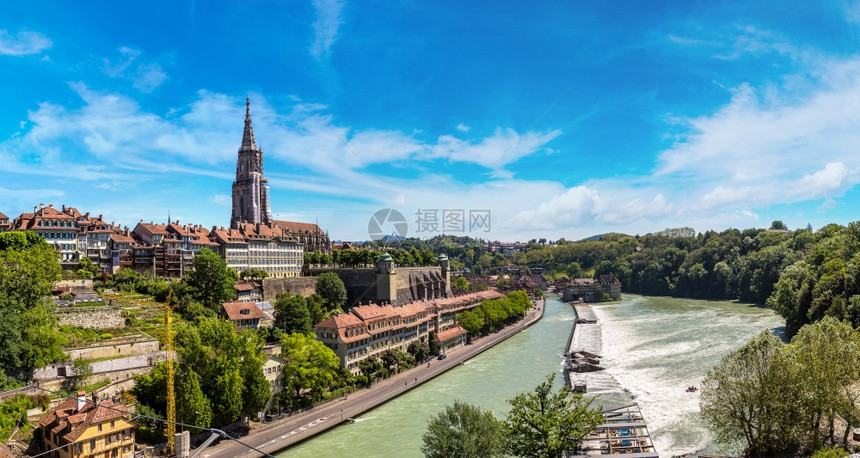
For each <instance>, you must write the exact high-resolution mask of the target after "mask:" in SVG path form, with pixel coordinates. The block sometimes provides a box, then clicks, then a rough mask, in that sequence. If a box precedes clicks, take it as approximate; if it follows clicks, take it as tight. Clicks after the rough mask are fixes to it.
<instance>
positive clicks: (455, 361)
mask: <svg viewBox="0 0 860 458" xmlns="http://www.w3.org/2000/svg"><path fill="white" fill-rule="evenodd" d="M545 305H546V301H545V300H541V301H538V304H537V306H536V307H533V308H531V309H529V312H528V314H527V315H526V316H525V318H523V319H522V320H520V321H518V322H516V323H514V324H512V325H510V326H507V327H506V328H504V329H502V330H500V331H497V332H495V333H493V334H490V335H488V336H484V337H481V338H480V339H476V340H474V341H472V343H470V344H469V345H466V346H463V347H460V348H457V349H454V350H451V351H449V352H448V353H447V355H448V356H447V357H446V359H444V360H441V361H440V360H433V361H431V362H430V364H429V366H428V365H427V364H422V365H420V366H418V367H414V368H412V369H409V370H406V371H404V372H401V373H399V374H397V375H394V376H392V377H391V378H389V379H387V380H384V381H382V382H379V383H376V384H374V385H372V386H371V387H370V388H365V389H362V390H360V391H357V392H355V393H352V394H350V395H348V397H346V398H343V399H341V400H337V401H333V402H330V403H328V404H326V405H324V406H320V407H318V408H316V409H314V410H311V411H309V412H305V413H302V414H298V415H295V416H292V417H288V418H285V419H282V420H280V421H277V422H273V423H269V424H267V425H265V426H263V427H261V428H257V429H253V430H251V432H250V433H249V434H248V435H247V436H244V437H241V438H239V440H241V441H242V442H244V443H245V444H248V445H251V446H252V447H254V448H257V449H259V450H262V451H263V452H266V453H270V454H271V453H275V452H277V451H279V450H282V449H284V448H287V447H289V446H291V445H293V444H295V443H298V442H300V441H302V440H304V439H307V438H309V437H311V436H314V435H316V434H319V433H321V432H323V431H325V430H327V429H329V428H332V427H334V426H336V425H338V424H340V423H341V422H343V421H348V419H350V418H353V417H356V416H358V415H361V414H362V413H364V412H366V411H368V410H370V409H372V408H374V407H376V406H378V405H380V404H382V403H384V402H386V401H388V400H390V399H392V398H394V397H396V396H398V395H400V394H402V393H404V392H405V391H408V390H411V389H412V388H415V387H417V386H419V385H421V384H422V383H424V382H426V381H428V380H430V379H432V378H433V377H436V376H437V375H440V374H442V373H444V372H445V371H447V370H448V369H451V368H453V367H455V366H457V365H459V364H461V363H463V362H464V361H466V360H468V359H470V358H473V357H474V356H475V355H478V354H480V353H481V352H483V351H485V350H487V349H489V348H490V347H492V346H494V345H496V344H497V343H499V342H501V341H503V340H505V339H507V338H508V337H510V336H512V335H514V334H516V333H518V332H520V331H522V330H523V329H525V328H527V327H528V326H531V325H532V324H534V323H536V322H537V321H538V320H539V319H540V318H541V317H542V316H543V312H544V307H545ZM258 456H262V454H260V453H258V452H255V451H253V450H251V449H249V448H247V447H246V446H244V445H242V444H240V443H238V442H236V441H231V440H221V442H220V443H219V444H218V445H217V446H214V447H210V448H209V449H207V450H205V451H204V452H203V453H202V454H201V457H202V458H231V457H242V458H250V457H258Z"/></svg>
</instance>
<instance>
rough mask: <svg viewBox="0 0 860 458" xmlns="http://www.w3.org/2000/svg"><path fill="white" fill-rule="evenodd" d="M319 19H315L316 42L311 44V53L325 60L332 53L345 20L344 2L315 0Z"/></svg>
mask: <svg viewBox="0 0 860 458" xmlns="http://www.w3.org/2000/svg"><path fill="white" fill-rule="evenodd" d="M313 3H314V8H316V10H317V19H316V21H314V24H313V28H314V42H313V44H312V45H311V49H310V52H311V55H312V56H314V57H315V58H317V59H319V60H323V59H325V58H327V57H328V56H329V54H330V53H331V47H332V45H333V44H334V41H335V40H336V39H337V31H338V28H340V24H341V23H342V22H343V18H342V17H341V12H342V10H343V2H341V1H339V0H314V2H313Z"/></svg>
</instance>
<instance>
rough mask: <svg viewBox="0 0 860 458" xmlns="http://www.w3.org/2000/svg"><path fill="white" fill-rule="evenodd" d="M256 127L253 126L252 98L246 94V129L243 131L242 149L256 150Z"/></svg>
mask: <svg viewBox="0 0 860 458" xmlns="http://www.w3.org/2000/svg"><path fill="white" fill-rule="evenodd" d="M255 149H257V145H256V144H255V143H254V127H253V126H251V98H250V97H249V96H248V95H247V94H246V95H245V131H244V132H243V133H242V150H243V151H247V150H255Z"/></svg>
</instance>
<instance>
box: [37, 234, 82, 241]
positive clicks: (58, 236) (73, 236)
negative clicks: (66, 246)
mask: <svg viewBox="0 0 860 458" xmlns="http://www.w3.org/2000/svg"><path fill="white" fill-rule="evenodd" d="M39 235H41V236H42V238H43V239H50V240H53V239H66V240H68V239H76V238H78V237H77V235H76V234H75V233H74V232H39Z"/></svg>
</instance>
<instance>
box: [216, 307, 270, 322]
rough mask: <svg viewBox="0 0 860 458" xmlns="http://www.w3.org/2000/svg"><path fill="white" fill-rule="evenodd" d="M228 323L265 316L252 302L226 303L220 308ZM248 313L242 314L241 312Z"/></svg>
mask: <svg viewBox="0 0 860 458" xmlns="http://www.w3.org/2000/svg"><path fill="white" fill-rule="evenodd" d="M221 307H222V308H223V309H224V312H225V313H226V314H227V317H228V318H229V319H230V321H238V320H249V319H254V318H260V319H262V318H265V317H266V314H265V313H263V311H262V310H260V307H257V304H255V303H253V302H227V303H225V304H224V305H222V306H221ZM243 310H247V311H248V312H247V313H245V314H243V313H242V311H243Z"/></svg>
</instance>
